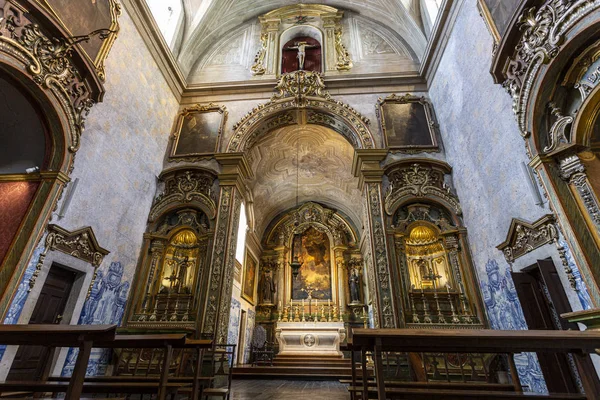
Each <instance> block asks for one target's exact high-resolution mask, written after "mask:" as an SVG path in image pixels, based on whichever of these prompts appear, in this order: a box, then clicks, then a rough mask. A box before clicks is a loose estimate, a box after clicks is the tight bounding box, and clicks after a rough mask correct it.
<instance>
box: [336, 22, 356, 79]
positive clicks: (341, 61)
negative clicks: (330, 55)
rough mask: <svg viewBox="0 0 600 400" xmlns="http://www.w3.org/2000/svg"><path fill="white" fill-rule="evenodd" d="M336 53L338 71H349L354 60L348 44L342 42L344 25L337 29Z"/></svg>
mask: <svg viewBox="0 0 600 400" xmlns="http://www.w3.org/2000/svg"><path fill="white" fill-rule="evenodd" d="M334 34H335V54H336V56H337V63H336V68H337V69H338V71H348V70H350V69H351V68H352V60H351V59H350V54H349V53H348V50H347V49H346V46H344V44H343V43H342V27H341V26H338V27H337V28H336V29H335V32H334Z"/></svg>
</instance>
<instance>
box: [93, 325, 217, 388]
mask: <svg viewBox="0 0 600 400" xmlns="http://www.w3.org/2000/svg"><path fill="white" fill-rule="evenodd" d="M94 347H97V348H110V349H113V350H114V349H162V351H163V353H162V360H161V364H162V366H161V367H160V374H159V375H154V376H152V375H148V374H149V373H150V369H148V370H147V371H146V376H139V375H136V374H137V373H138V372H139V369H138V368H139V358H138V360H137V361H138V362H136V364H135V365H134V369H133V371H131V375H117V376H106V377H95V378H94V379H93V380H91V379H89V378H88V379H86V381H87V382H90V383H93V382H96V383H103V384H106V385H107V386H108V385H109V384H112V385H113V386H114V387H115V388H117V389H118V388H120V387H121V385H123V384H124V383H127V382H128V383H130V384H132V385H133V384H135V386H137V387H139V388H142V387H145V388H146V389H147V390H148V392H147V393H148V394H149V393H150V391H151V390H154V392H153V393H154V394H157V398H158V399H159V400H164V399H165V398H166V397H167V395H170V394H173V390H174V389H176V390H177V392H180V393H185V392H188V393H189V397H190V398H191V399H193V400H197V399H198V398H199V397H200V396H201V394H202V390H203V388H204V387H205V386H208V385H209V384H210V383H211V382H212V378H210V377H202V376H201V369H202V368H201V363H202V358H203V352H204V350H205V349H208V348H211V347H212V341H210V340H196V339H188V338H186V335H185V334H149V335H117V336H115V338H114V340H111V341H107V342H98V343H96V344H94ZM174 349H181V351H182V353H181V354H180V355H181V356H182V358H183V351H185V350H190V351H192V352H194V353H195V355H196V365H195V367H194V375H193V376H188V377H183V376H175V377H171V376H169V372H170V366H171V362H172V360H173V350H174ZM151 362H152V360H150V363H151ZM182 366H183V359H182V362H181V364H180V368H181V367H182ZM179 372H181V371H179ZM135 386H132V387H135ZM117 393H126V392H118V391H117Z"/></svg>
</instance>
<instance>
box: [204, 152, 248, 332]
mask: <svg viewBox="0 0 600 400" xmlns="http://www.w3.org/2000/svg"><path fill="white" fill-rule="evenodd" d="M215 158H216V159H217V161H218V162H219V164H220V165H221V173H220V174H219V176H218V177H219V186H220V195H219V207H218V213H217V224H216V228H215V230H216V233H215V240H214V245H213V251H212V265H211V271H210V279H209V285H208V293H207V302H206V314H205V318H204V324H203V329H202V333H203V334H205V335H207V336H210V337H212V338H213V339H214V340H215V341H216V342H217V343H225V342H226V341H227V330H228V326H229V311H230V308H231V294H232V290H233V273H234V262H235V250H236V245H237V232H238V229H237V228H238V225H239V219H240V210H241V206H242V193H243V190H244V181H245V180H246V179H248V178H249V177H251V175H252V174H251V172H250V169H249V167H248V163H247V161H246V158H245V156H244V155H243V154H242V153H226V154H217V155H216V156H215Z"/></svg>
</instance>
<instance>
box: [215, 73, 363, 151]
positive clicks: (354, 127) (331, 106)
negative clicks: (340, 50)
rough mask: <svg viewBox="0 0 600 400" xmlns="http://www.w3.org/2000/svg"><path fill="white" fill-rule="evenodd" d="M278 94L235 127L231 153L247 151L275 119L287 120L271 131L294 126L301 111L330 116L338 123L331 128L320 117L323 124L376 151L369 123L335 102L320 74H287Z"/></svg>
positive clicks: (256, 108) (251, 112) (280, 81)
mask: <svg viewBox="0 0 600 400" xmlns="http://www.w3.org/2000/svg"><path fill="white" fill-rule="evenodd" d="M275 91H276V93H275V94H274V95H273V97H272V98H271V100H270V101H268V102H267V103H263V104H259V105H258V106H256V107H254V108H253V109H252V110H251V111H250V112H248V113H247V114H246V115H245V116H244V117H242V119H241V120H240V121H239V122H237V123H236V124H235V125H234V126H233V129H234V133H233V135H232V137H231V139H230V141H229V144H228V145H227V152H228V153H231V152H243V151H245V150H246V149H247V148H248V147H249V146H250V145H251V144H252V143H253V141H254V140H255V139H256V138H257V137H258V136H259V135H260V134H262V133H264V132H266V131H267V130H268V129H267V128H266V127H265V123H269V122H270V121H272V120H273V117H276V116H279V115H284V116H286V115H287V116H286V117H281V118H285V119H284V120H277V122H276V124H275V127H274V128H272V129H275V128H276V127H279V126H284V125H289V124H292V123H293V122H294V121H296V120H295V119H294V117H293V115H292V114H293V113H291V111H293V110H296V109H299V108H300V109H309V110H310V111H311V112H312V111H317V112H319V111H321V112H322V113H321V114H326V115H328V116H330V117H331V118H333V119H334V122H335V124H333V125H330V124H329V123H328V122H331V121H330V120H329V119H326V118H321V119H320V122H321V124H322V125H326V126H329V127H331V128H332V129H334V130H335V131H337V132H340V133H342V132H343V133H342V134H344V136H353V137H354V138H355V139H354V140H353V143H355V144H356V147H358V148H361V149H372V148H374V146H375V145H374V143H375V142H374V139H373V136H372V134H371V132H370V130H369V127H368V125H369V120H368V119H367V118H365V117H364V116H362V115H361V114H360V113H359V112H358V111H356V110H355V109H353V108H352V107H350V106H349V105H347V104H345V103H343V102H341V101H337V100H334V99H332V97H331V95H330V94H329V93H328V92H327V90H326V88H325V83H324V81H323V78H322V76H321V75H320V74H318V73H315V72H309V71H296V72H292V73H289V74H285V75H283V76H282V77H281V78H280V79H279V81H278V83H277V86H276V87H275ZM314 118H316V117H314ZM296 123H298V121H296Z"/></svg>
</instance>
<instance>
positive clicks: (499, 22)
mask: <svg viewBox="0 0 600 400" xmlns="http://www.w3.org/2000/svg"><path fill="white" fill-rule="evenodd" d="M520 3H521V1H520V0H477V7H478V8H479V12H480V13H481V16H482V17H483V19H484V21H485V23H486V25H487V27H488V29H489V31H490V33H491V34H492V36H493V37H494V41H495V42H496V43H500V41H501V40H502V36H504V34H505V33H506V29H507V28H508V25H509V24H510V21H511V20H512V18H513V16H514V14H515V12H516V11H517V9H518V8H519V5H520Z"/></svg>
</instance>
